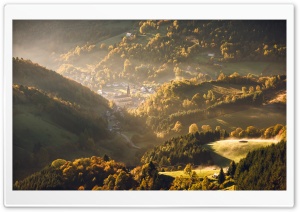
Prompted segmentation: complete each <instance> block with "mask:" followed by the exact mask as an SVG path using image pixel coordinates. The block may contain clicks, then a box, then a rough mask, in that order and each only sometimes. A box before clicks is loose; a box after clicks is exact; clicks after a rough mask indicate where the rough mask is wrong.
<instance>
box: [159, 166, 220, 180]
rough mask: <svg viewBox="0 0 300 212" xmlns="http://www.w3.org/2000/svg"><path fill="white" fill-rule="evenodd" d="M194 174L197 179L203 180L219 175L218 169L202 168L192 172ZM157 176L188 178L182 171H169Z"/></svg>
mask: <svg viewBox="0 0 300 212" xmlns="http://www.w3.org/2000/svg"><path fill="white" fill-rule="evenodd" d="M193 171H195V172H196V174H197V176H198V177H199V178H204V177H205V176H212V175H213V174H214V173H219V171H220V170H219V169H215V170H214V168H203V169H195V170H193ZM159 174H162V175H167V176H171V177H174V178H176V177H180V176H182V177H183V178H189V177H190V176H189V175H187V174H185V173H184V171H183V170H181V171H171V172H160V173H159Z"/></svg>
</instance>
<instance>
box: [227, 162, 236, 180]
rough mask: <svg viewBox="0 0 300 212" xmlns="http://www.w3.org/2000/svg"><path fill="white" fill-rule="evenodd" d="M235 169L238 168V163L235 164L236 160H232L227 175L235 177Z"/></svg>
mask: <svg viewBox="0 0 300 212" xmlns="http://www.w3.org/2000/svg"><path fill="white" fill-rule="evenodd" d="M235 170H236V164H235V162H234V160H232V161H231V162H230V165H229V168H228V171H227V175H228V176H230V177H233V176H234V173H235Z"/></svg>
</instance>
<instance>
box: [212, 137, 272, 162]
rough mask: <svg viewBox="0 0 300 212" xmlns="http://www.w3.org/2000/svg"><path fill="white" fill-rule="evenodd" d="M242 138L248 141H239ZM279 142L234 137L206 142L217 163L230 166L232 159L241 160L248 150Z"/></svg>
mask: <svg viewBox="0 0 300 212" xmlns="http://www.w3.org/2000/svg"><path fill="white" fill-rule="evenodd" d="M240 140H246V141H248V142H247V143H241V142H239V141H240ZM277 142H278V141H277V140H263V139H238V140H237V139H234V140H221V141H216V142H212V143H209V144H206V147H208V148H209V149H211V150H212V151H213V152H214V154H213V155H212V157H213V160H214V163H215V165H218V166H222V167H225V166H229V163H230V161H231V160H234V161H235V162H239V161H240V160H241V159H242V158H245V157H246V155H247V153H248V152H250V151H253V150H255V149H259V148H262V147H266V146H269V145H271V144H274V143H277Z"/></svg>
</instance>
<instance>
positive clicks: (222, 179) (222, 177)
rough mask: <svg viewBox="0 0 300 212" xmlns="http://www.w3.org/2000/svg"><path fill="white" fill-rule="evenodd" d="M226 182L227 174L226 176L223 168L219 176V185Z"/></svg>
mask: <svg viewBox="0 0 300 212" xmlns="http://www.w3.org/2000/svg"><path fill="white" fill-rule="evenodd" d="M224 181H225V174H224V171H223V168H222V167H221V169H220V173H219V176H218V183H219V184H222V183H223V182H224Z"/></svg>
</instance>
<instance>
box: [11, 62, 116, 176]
mask: <svg viewBox="0 0 300 212" xmlns="http://www.w3.org/2000/svg"><path fill="white" fill-rule="evenodd" d="M13 65H14V66H13V72H14V73H13V77H14V78H13V82H14V85H13V149H14V152H13V163H14V174H13V175H14V179H19V178H22V177H25V176H27V175H28V174H29V173H32V172H33V171H35V170H37V169H39V168H41V167H43V166H44V165H45V164H47V163H49V161H51V160H53V159H55V158H57V157H60V156H64V157H65V158H71V159H72V158H74V157H76V156H81V155H90V154H95V153H97V152H98V151H100V150H103V149H108V148H110V149H111V147H108V145H107V144H106V140H107V139H109V133H108V132H107V120H106V117H105V116H104V114H105V112H106V111H107V110H109V107H108V104H107V100H105V99H104V98H102V97H101V96H99V95H97V94H95V93H94V92H92V91H90V90H89V89H88V88H86V87H84V86H82V85H80V84H79V83H76V82H73V81H71V80H68V79H66V78H64V77H62V76H61V75H59V74H57V73H55V72H53V71H50V70H47V69H45V68H43V67H41V66H39V65H38V64H34V63H32V62H30V61H26V60H19V59H13ZM97 145H98V146H99V147H97V148H96V146H97ZM119 148H120V146H119ZM112 151H113V149H112ZM102 154H103V153H102Z"/></svg>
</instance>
